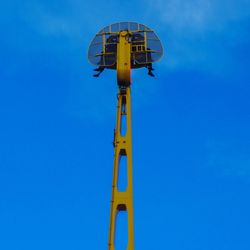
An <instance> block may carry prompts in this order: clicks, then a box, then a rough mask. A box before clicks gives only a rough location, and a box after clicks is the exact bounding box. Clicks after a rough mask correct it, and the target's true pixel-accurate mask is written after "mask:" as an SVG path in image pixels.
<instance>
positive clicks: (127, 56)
mask: <svg viewBox="0 0 250 250" xmlns="http://www.w3.org/2000/svg"><path fill="white" fill-rule="evenodd" d="M129 37H130V33H129V32H128V31H121V32H120V34H119V43H118V44H117V66H116V69H117V81H118V84H119V85H125V86H128V85H130V83H131V79H130V70H131V42H130V41H129V39H130V38H129Z"/></svg>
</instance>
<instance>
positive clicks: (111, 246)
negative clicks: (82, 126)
mask: <svg viewBox="0 0 250 250" xmlns="http://www.w3.org/2000/svg"><path fill="white" fill-rule="evenodd" d="M129 35H130V34H129V32H128V31H121V32H120V34H119V43H118V44H117V80H118V85H119V86H120V88H119V93H118V105H117V118H116V129H115V136H114V147H115V155H114V170H113V183H112V199H111V213H110V229H109V242H108V250H115V230H116V229H115V224H116V218H117V214H118V213H119V212H120V211H127V213H128V243H127V250H134V213H133V188H132V186H133V185H132V129H131V96H130V84H131V78H130V70H131V43H130V41H129ZM123 117H125V118H126V119H125V120H126V133H125V135H123V134H122V133H121V130H122V128H121V126H122V118H123ZM122 156H126V157H127V169H126V171H127V187H126V190H125V191H119V190H118V175H119V161H120V158H121V157H122Z"/></svg>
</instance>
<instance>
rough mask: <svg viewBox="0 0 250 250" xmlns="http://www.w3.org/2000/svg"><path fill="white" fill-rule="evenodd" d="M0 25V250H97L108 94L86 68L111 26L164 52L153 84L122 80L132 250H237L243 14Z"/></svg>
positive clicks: (6, 6)
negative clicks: (129, 112)
mask: <svg viewBox="0 0 250 250" xmlns="http://www.w3.org/2000/svg"><path fill="white" fill-rule="evenodd" d="M0 13H1V15H0V20H1V31H2V35H1V39H0V46H1V60H0V79H1V83H0V115H1V123H0V249H3V250H31V249H32V250H44V249H46V250H50V249H51V250H52V249H53V250H54V249H61V250H64V249H65V250H66V249H74V250H78V249H79V250H80V249H88V250H91V249H93V250H96V249H99V250H101V249H107V239H108V225H109V209H110V196H111V178H112V167H113V166H112V165H113V148H112V139H113V138H112V137H113V128H114V126H115V112H116V109H115V108H116V93H117V86H116V79H115V72H113V71H106V72H104V73H103V75H102V77H101V78H99V79H95V78H93V77H92V69H93V67H92V66H91V65H89V64H88V62H87V58H86V55H87V49H88V45H89V43H90V42H91V39H92V38H93V37H94V35H95V33H96V32H98V31H99V30H100V29H101V28H103V27H104V26H106V25H109V24H111V23H114V22H117V21H136V22H139V23H143V24H145V25H147V26H149V27H150V28H152V29H154V30H155V31H156V33H157V34H158V35H159V37H160V39H161V40H162V43H163V46H164V49H165V54H164V57H163V59H162V60H161V61H160V62H159V63H157V64H155V68H156V72H155V73H156V77H155V78H149V77H148V76H147V74H146V70H145V69H140V70H137V71H134V72H133V84H132V98H133V99H132V104H133V121H132V122H133V164H134V165H133V167H134V210H135V249H144V250H154V249H171V250H191V249H192V250H211V249H213V250H235V249H237V250H248V249H250V237H249V231H250V214H249V211H250V201H249V192H250V130H249V127H250V114H249V107H250V99H249V95H250V86H249V82H250V81H249V79H250V73H249V65H250V62H249V57H250V48H249V43H250V35H249V28H250V2H249V0H238V1H233V0H228V1H222V0H219V1H218V0H217V1H215V0H211V1H198V0H194V1H190V0H186V1H184V0H169V1H165V0H138V1H114V0H107V1H94V0H93V1H80V0H70V1H69V0H65V1H61V2H58V1H55V0H51V1H46V0H44V1H31V0H26V1H22V2H20V1H9V2H1V4H0ZM116 250H122V248H121V249H119V248H118V246H117V249H116Z"/></svg>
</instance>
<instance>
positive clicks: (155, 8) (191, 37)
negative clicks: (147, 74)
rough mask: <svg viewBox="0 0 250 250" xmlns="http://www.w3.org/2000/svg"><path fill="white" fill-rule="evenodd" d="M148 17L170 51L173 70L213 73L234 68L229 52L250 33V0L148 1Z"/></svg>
mask: <svg viewBox="0 0 250 250" xmlns="http://www.w3.org/2000/svg"><path fill="white" fill-rule="evenodd" d="M144 2H145V4H146V6H148V14H147V15H148V18H149V17H150V16H154V19H152V20H150V22H151V23H152V26H155V27H156V28H157V33H159V36H160V38H161V40H162V42H163V44H164V47H165V50H166V53H165V54H166V56H165V63H166V65H167V66H168V68H169V69H171V70H176V69H196V70H205V71H209V72H212V73H215V74H217V73H219V74H221V72H225V71H226V69H228V68H230V67H233V64H234V62H233V60H232V59H231V57H230V53H229V51H230V50H232V49H233V48H234V47H237V44H238V43H240V42H241V40H242V39H246V38H245V37H247V36H246V35H245V36H244V35H242V34H244V33H246V32H247V30H246V28H244V25H243V24H244V21H246V20H247V17H249V16H250V2H249V0H238V1H234V0H228V1H222V0H210V1H208V0H145V1H144Z"/></svg>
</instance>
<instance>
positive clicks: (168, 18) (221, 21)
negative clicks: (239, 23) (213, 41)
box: [148, 0, 250, 31]
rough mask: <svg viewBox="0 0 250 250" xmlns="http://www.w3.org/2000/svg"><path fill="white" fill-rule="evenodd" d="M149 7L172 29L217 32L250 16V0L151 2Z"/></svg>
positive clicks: (171, 0)
mask: <svg viewBox="0 0 250 250" xmlns="http://www.w3.org/2000/svg"><path fill="white" fill-rule="evenodd" d="M148 4H149V7H150V8H151V9H152V10H154V11H155V12H157V13H158V14H159V19H160V21H161V22H163V23H165V24H167V25H169V26H170V27H171V28H172V29H174V30H176V31H178V30H180V29H181V30H182V31H183V30H184V29H191V30H197V31H201V30H203V31H204V30H205V31H206V30H207V29H209V30H216V29H218V28H222V27H223V26H225V25H226V24H227V23H228V22H230V21H235V20H238V19H241V18H245V17H247V16H249V15H250V3H249V1H248V0H238V1H234V0H228V1H220V0H217V1H216V0H210V1H209V0H186V1H185V0H168V1H166V0H149V1H148Z"/></svg>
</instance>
